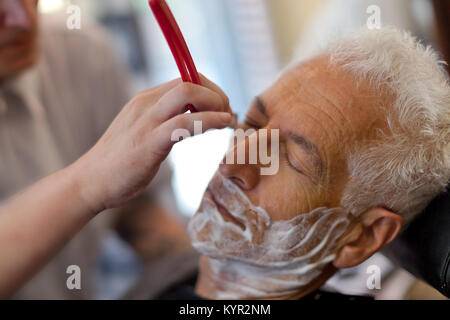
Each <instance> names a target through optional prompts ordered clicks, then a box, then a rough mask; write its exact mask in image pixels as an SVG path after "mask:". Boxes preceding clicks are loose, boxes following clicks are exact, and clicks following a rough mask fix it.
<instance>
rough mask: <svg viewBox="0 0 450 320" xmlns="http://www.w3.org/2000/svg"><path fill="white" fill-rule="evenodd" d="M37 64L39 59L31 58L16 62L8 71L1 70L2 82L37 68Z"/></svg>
mask: <svg viewBox="0 0 450 320" xmlns="http://www.w3.org/2000/svg"><path fill="white" fill-rule="evenodd" d="M0 59H1V58H0ZM36 63H37V57H30V58H29V59H26V60H22V61H17V62H14V63H13V64H10V65H9V66H8V67H7V69H6V68H5V70H0V80H1V81H5V80H9V79H12V78H15V77H17V76H20V75H21V74H22V73H24V72H25V71H27V70H28V69H31V68H32V67H33V66H35V65H36Z"/></svg>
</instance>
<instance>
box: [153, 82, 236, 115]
mask: <svg viewBox="0 0 450 320" xmlns="http://www.w3.org/2000/svg"><path fill="white" fill-rule="evenodd" d="M188 104H192V105H193V106H194V107H195V109H196V110H197V111H198V112H203V111H219V112H221V111H222V112H224V111H227V108H226V106H225V105H224V102H223V99H222V98H221V97H220V96H219V94H217V93H216V92H214V91H212V90H211V89H208V88H206V87H203V86H199V85H196V84H192V83H188V82H185V83H182V84H179V85H178V86H176V87H174V88H173V89H172V90H170V91H169V92H167V93H166V94H165V95H163V96H162V97H161V98H160V99H159V101H158V103H157V104H156V105H155V107H153V108H152V109H151V110H150V113H151V114H150V119H157V121H158V122H164V121H166V120H168V119H170V118H172V117H174V116H176V115H178V114H182V113H184V112H186V106H187V105H188Z"/></svg>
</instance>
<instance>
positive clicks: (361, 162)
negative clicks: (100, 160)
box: [328, 28, 450, 222]
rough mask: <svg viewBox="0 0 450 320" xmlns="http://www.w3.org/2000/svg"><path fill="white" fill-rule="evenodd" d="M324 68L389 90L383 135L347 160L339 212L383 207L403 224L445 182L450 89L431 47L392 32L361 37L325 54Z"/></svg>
mask: <svg viewBox="0 0 450 320" xmlns="http://www.w3.org/2000/svg"><path fill="white" fill-rule="evenodd" d="M328 53H329V55H330V63H332V64H333V65H339V66H340V67H341V68H344V69H345V70H349V71H350V72H351V73H352V74H354V75H355V76H356V77H357V79H358V81H359V80H365V81H370V83H371V84H372V85H373V86H374V87H375V88H376V89H379V90H382V89H383V88H385V89H384V92H386V89H387V90H389V91H390V92H391V93H392V94H393V95H394V98H395V99H394V103H393V104H392V105H391V106H386V107H387V110H388V115H387V127H388V129H387V130H385V132H383V131H381V130H380V132H379V134H378V137H377V139H375V141H373V142H372V143H370V144H369V146H367V145H366V146H360V147H358V148H357V150H354V151H353V152H351V154H350V155H349V162H348V170H349V172H350V180H349V183H348V184H347V187H346V189H345V190H344V194H343V197H342V203H341V205H342V206H343V207H345V208H347V209H349V210H350V211H351V212H352V213H354V214H361V213H363V212H365V211H366V210H368V209H370V208H374V207H377V206H383V207H386V208H388V209H390V210H391V211H393V212H395V213H397V214H399V215H401V216H402V217H403V218H404V219H405V221H406V222H409V221H411V220H412V219H413V218H414V217H415V216H416V215H417V214H418V213H420V212H421V211H422V210H423V209H424V208H425V207H426V205H427V204H428V203H429V202H430V201H431V200H432V199H433V198H434V197H435V196H437V195H438V194H439V193H440V192H442V191H443V190H444V188H445V185H446V184H447V183H448V181H449V179H450V144H449V141H450V86H449V81H448V76H447V74H446V72H445V70H444V65H445V62H443V61H440V60H439V56H438V55H437V54H436V52H435V51H433V49H432V48H431V47H429V46H428V47H425V46H423V45H422V44H421V43H420V42H419V41H417V39H415V38H414V37H412V36H411V35H410V34H409V33H406V32H401V31H398V30H396V29H394V28H383V29H380V30H363V31H360V32H358V33H356V34H353V35H351V36H348V37H346V38H344V39H341V40H339V41H337V42H336V43H335V44H333V45H331V46H330V47H329V49H328Z"/></svg>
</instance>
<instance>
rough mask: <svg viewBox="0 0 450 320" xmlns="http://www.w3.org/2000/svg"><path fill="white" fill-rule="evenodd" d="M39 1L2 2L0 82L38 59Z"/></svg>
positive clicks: (1, 0) (7, 0) (8, 0)
mask: <svg viewBox="0 0 450 320" xmlns="http://www.w3.org/2000/svg"><path fill="white" fill-rule="evenodd" d="M37 4H38V0H0V80H4V79H6V78H8V77H11V76H13V75H15V74H17V73H18V72H20V71H22V70H24V69H26V68H28V67H30V66H31V65H33V64H34V63H35V61H36V58H37V29H38V14H37Z"/></svg>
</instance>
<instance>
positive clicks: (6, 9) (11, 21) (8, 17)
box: [0, 0, 33, 29]
mask: <svg viewBox="0 0 450 320" xmlns="http://www.w3.org/2000/svg"><path fill="white" fill-rule="evenodd" d="M26 1H30V0H26ZM2 2H3V3H2V4H1V5H0V21H1V25H2V26H3V27H5V28H20V29H29V28H31V27H32V26H33V21H32V12H31V9H30V10H28V9H29V8H28V7H27V6H25V4H24V2H23V1H22V0H2Z"/></svg>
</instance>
